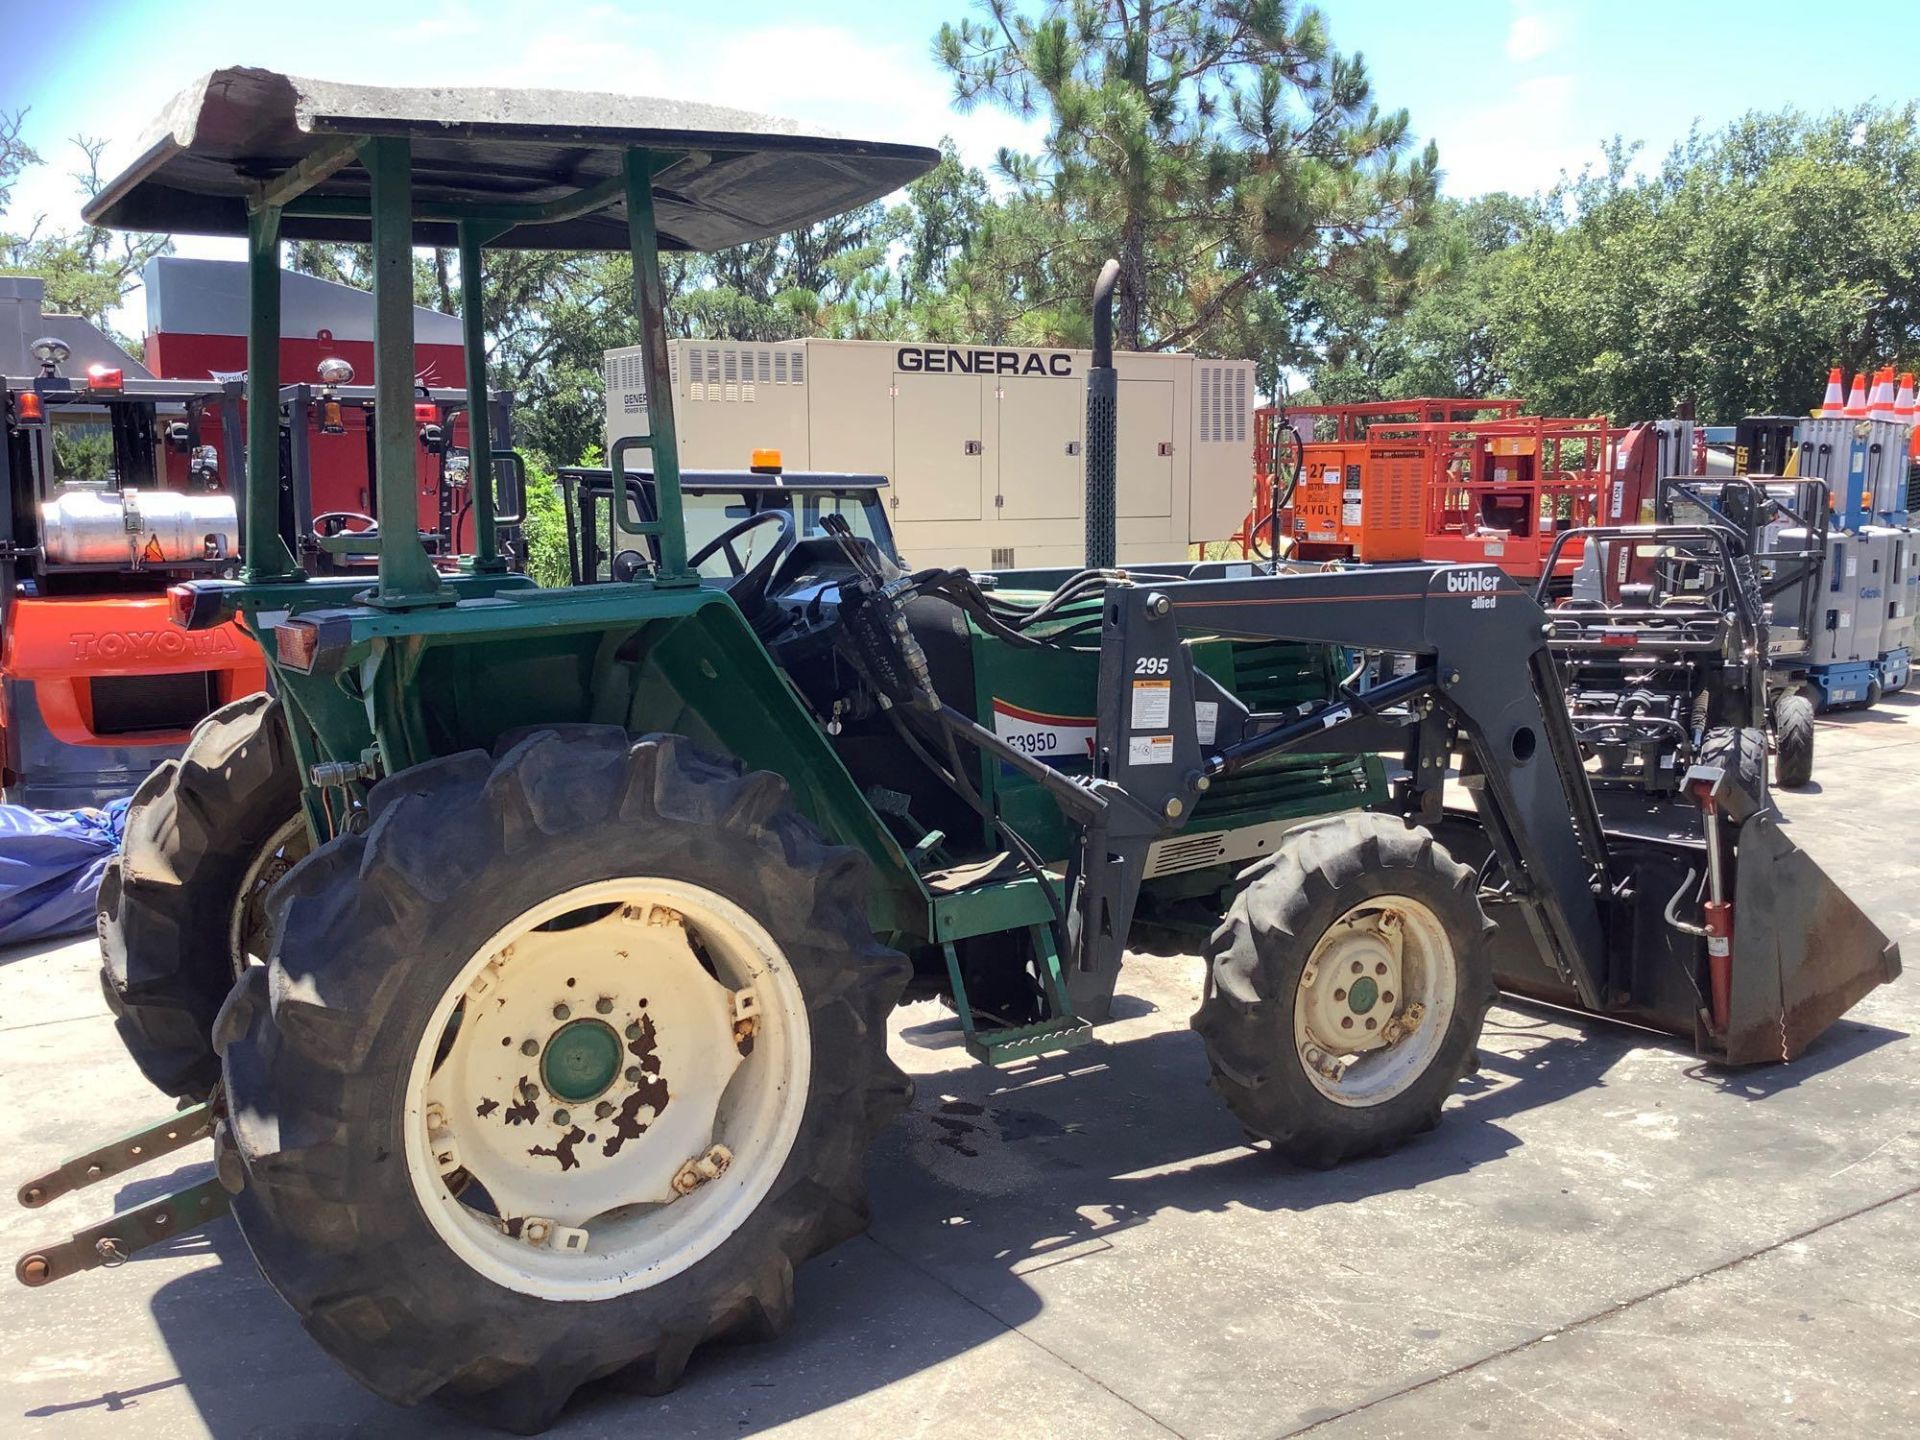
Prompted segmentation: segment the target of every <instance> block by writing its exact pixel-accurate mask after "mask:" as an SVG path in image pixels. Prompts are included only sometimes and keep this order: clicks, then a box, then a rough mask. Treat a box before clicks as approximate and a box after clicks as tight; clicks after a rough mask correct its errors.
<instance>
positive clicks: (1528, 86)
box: [1433, 74, 1601, 197]
mask: <svg viewBox="0 0 1920 1440" xmlns="http://www.w3.org/2000/svg"><path fill="white" fill-rule="evenodd" d="M1580 102H1581V85H1580V81H1579V79H1578V77H1576V76H1574V75H1571V74H1550V75H1529V76H1527V77H1526V78H1525V79H1523V80H1520V81H1517V82H1516V83H1514V84H1513V85H1512V86H1510V87H1509V88H1507V89H1505V90H1503V91H1500V92H1498V94H1497V95H1496V96H1495V97H1494V98H1491V99H1489V100H1488V101H1486V102H1485V103H1483V104H1480V105H1475V106H1470V107H1467V108H1466V109H1464V110H1463V111H1462V112H1461V113H1460V114H1459V115H1458V116H1457V117H1455V118H1454V119H1452V120H1451V121H1449V122H1448V123H1447V124H1446V125H1445V126H1443V127H1438V128H1436V129H1435V131H1434V134H1433V138H1434V139H1435V140H1436V141H1437V142H1438V143H1439V146H1440V166H1441V169H1442V171H1443V172H1444V174H1443V183H1444V186H1445V189H1446V192H1447V193H1448V194H1449V195H1454V196H1460V197H1466V196H1470V195H1483V194H1486V193H1488V192H1489V191H1494V190H1507V191H1512V192H1514V193H1516V194H1521V195H1525V194H1530V193H1532V192H1533V191H1535V190H1538V189H1543V188H1545V187H1546V186H1548V185H1551V184H1553V182H1554V181H1555V180H1557V179H1558V178H1559V176H1560V172H1561V171H1563V170H1564V171H1567V172H1568V173H1570V174H1578V173H1579V171H1580V169H1581V167H1582V166H1585V165H1588V164H1598V163H1599V162H1600V159H1601V154H1600V138H1599V136H1598V135H1596V134H1593V133H1591V131H1590V120H1589V117H1590V115H1591V111H1590V109H1588V108H1587V107H1584V106H1583V105H1582V104H1581V103H1580Z"/></svg>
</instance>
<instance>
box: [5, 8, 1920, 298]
mask: <svg viewBox="0 0 1920 1440" xmlns="http://www.w3.org/2000/svg"><path fill="white" fill-rule="evenodd" d="M1033 3H1034V4H1035V5H1036V7H1037V4H1038V0H1033ZM970 4H971V0H891V3H885V0H813V3H811V4H806V5H796V4H794V3H792V0H725V3H718V4H695V3H689V0H667V3H662V0H559V3H556V0H422V3H409V0H381V3H379V4H378V5H363V4H346V5H331V6H323V5H310V6H298V5H283V4H276V3H271V0H266V3H263V0H61V3H54V4H35V3H32V0H0V8H4V9H7V10H10V11H11V12H12V13H13V20H12V21H11V22H10V23H9V24H8V25H7V26H6V29H5V33H6V43H5V44H0V112H11V111H16V110H20V109H23V108H24V109H26V111H27V118H26V124H25V132H24V133H25V137H26V139H27V140H28V142H29V143H30V144H32V145H33V146H34V147H35V148H36V149H37V150H39V151H40V153H41V154H42V155H43V156H44V157H46V158H47V160H48V161H49V162H51V163H49V164H47V165H45V166H43V167H40V168H39V169H38V170H37V171H35V172H33V173H31V174H30V175H28V176H27V177H25V178H23V180H22V181H21V183H20V184H19V185H17V186H16V188H15V191H14V196H13V205H12V207H11V210H10V212H9V214H8V215H7V217H6V220H5V228H7V229H10V230H16V231H17V230H21V229H24V228H26V226H27V225H28V224H30V223H31V221H32V218H33V217H34V216H35V215H36V214H45V215H47V216H48V217H49V221H50V223H54V224H70V223H72V222H73V220H74V219H75V218H76V215H77V210H78V196H77V192H76V191H75V189H74V187H73V184H72V182H71V180H70V179H68V172H70V171H71V169H72V168H73V164H74V162H75V161H76V160H77V159H78V154H77V152H76V151H74V150H73V148H72V147H71V145H70V144H69V143H68V138H69V137H70V136H72V135H73V134H75V133H85V134H88V135H93V136H103V137H106V138H108V139H109V141H110V142H111V143H110V146H109V149H108V152H107V155H106V159H105V162H104V166H103V168H104V170H105V171H106V172H107V173H109V174H111V173H113V172H114V171H115V170H117V169H118V168H119V167H120V166H122V165H124V164H126V163H128V162H130V161H131V160H132V159H133V158H134V157H135V156H136V154H137V153H138V151H139V148H140V146H139V141H140V137H141V136H142V134H143V132H144V131H145V130H146V128H147V126H148V125H149V123H150V122H151V121H152V119H153V118H154V116H156V115H157V114H158V113H159V111H160V109H161V107H162V106H163V105H164V104H165V102H166V101H167V99H168V98H169V97H170V96H171V95H172V94H173V93H174V92H175V91H177V90H178V89H180V88H181V87H183V86H184V85H186V84H187V83H188V82H189V81H191V80H192V79H193V78H194V77H195V76H197V75H198V74H200V73H202V72H203V71H205V70H208V69H211V68H213V67H215V66H219V65H260V66H265V67H267V68H270V69H275V70H282V71H290V72H292V73H295V74H303V75H312V76H318V77H322V78H326V79H333V80H344V81H356V82H361V83H366V84H390V85H398V84H422V83H438V84H466V85H547V86H557V87H561V88H567V89H583V90H619V91H630V92H638V93H647V94H658V95H672V96H681V97H686V98H690V99H701V100H708V101H714V102H719V103H724V104H731V105H737V106H740V107H742V108H746V109H753V110H764V111H770V112H774V113H777V114H784V115H791V116H793V117H795V118H796V119H802V120H812V121H815V122H817V123H818V124H820V125H822V126H824V127H826V128H829V129H832V130H837V131H839V132H841V133H843V134H849V135H856V136H863V137H868V138H874V139H887V140H903V141H915V142H926V143H932V142H934V141H937V140H938V139H939V138H940V137H941V136H943V135H949V136H952V137H953V139H954V141H955V143H956V144H957V145H958V146H959V147H960V149H961V152H962V154H963V155H964V156H965V157H966V158H967V159H968V160H969V161H970V162H972V163H974V164H978V165H981V166H987V165H990V164H991V163H992V160H993V156H994V154H995V152H996V150H997V149H998V147H1000V146H1002V145H1011V146H1015V147H1022V146H1025V147H1032V146H1034V145H1035V144H1036V142H1037V141H1038V139H1039V137H1040V135H1041V133H1042V132H1041V130H1040V128H1039V126H1038V125H1037V124H1036V123H1034V122H1030V121H1023V120H1022V119H1020V118H1019V117H1017V116H1013V115H1009V114H1007V113H1005V112H1003V111H1000V110H997V109H993V108H985V107H983V108H979V109H975V110H974V111H972V112H970V113H961V112H958V111H956V110H955V109H954V108H953V107H952V106H951V104H950V98H951V88H950V86H949V84H948V83H947V81H946V80H945V78H944V77H943V75H942V74H941V71H940V69H939V67H938V65H937V64H936V63H935V61H934V59H933V57H932V52H931V41H932V37H933V35H934V32H935V31H936V30H937V29H938V28H939V25H940V23H941V21H942V20H947V19H955V18H958V17H959V16H961V15H964V14H967V13H970V12H969V8H968V7H969V5H970ZM1320 8H1321V10H1322V11H1323V12H1324V13H1325V15H1326V17H1327V20H1328V23H1329V27H1330V32H1331V35H1332V39H1333V43H1334V44H1335V46H1336V47H1337V48H1339V49H1340V50H1342V51H1345V52H1347V53H1349V54H1351V53H1353V52H1356V51H1357V52H1360V53H1361V54H1363V55H1364V56H1365V57H1366V61H1367V65H1368V69H1369V71H1370V73H1371V75H1372V78H1373V82H1374V93H1375V96H1376V98H1377V99H1378V101H1379V103H1380V104H1381V105H1382V107H1383V108H1387V109H1393V108H1398V107H1402V106H1404V107H1405V108H1406V109H1407V110H1408V111H1409V112H1410V113H1411V116H1412V128H1413V132H1414V134H1415V135H1416V136H1417V137H1418V139H1419V140H1420V141H1422V142H1424V141H1425V140H1427V139H1429V138H1431V139H1433V140H1435V141H1437V142H1438V144H1439V147H1440V163H1441V167H1442V170H1443V181H1442V184H1443V188H1444V189H1445V190H1446V191H1447V193H1449V194H1452V195H1456V196H1463V197H1464V196H1471V195H1477V194H1481V193H1484V192H1486V191H1489V190H1515V191H1522V192H1528V191H1533V190H1536V189H1541V188H1544V187H1545V186H1548V185H1550V184H1552V183H1553V181H1554V180H1555V179H1556V178H1557V177H1558V176H1559V175H1560V174H1561V173H1562V172H1563V171H1565V172H1569V173H1574V172H1578V171H1579V170H1580V169H1581V168H1582V167H1583V166H1586V165H1597V164H1598V163H1599V158H1600V145H1601V143H1602V142H1603V141H1604V140H1606V139H1607V138H1609V137H1611V136H1614V135H1622V136H1625V137H1626V138H1627V139H1629V140H1638V141H1642V142H1644V143H1645V146H1646V149H1645V151H1644V152H1643V153H1644V155H1645V157H1646V158H1647V159H1648V160H1650V161H1657V160H1658V158H1659V156H1660V155H1661V154H1663V153H1664V152H1665V150H1666V149H1667V148H1668V147H1669V146H1670V145H1672V144H1673V143H1674V142H1675V141H1677V140H1680V139H1682V138H1684V136H1685V135H1686V134H1687V132H1688V130H1689V128H1690V127H1692V126H1694V125H1696V124H1698V125H1700V126H1702V127H1703V128H1706V129H1713V128H1716V127H1718V126H1720V125H1724V124H1725V123H1727V122H1728V121H1730V120H1732V119H1734V118H1735V117H1737V116H1739V115H1740V114H1742V113H1744V112H1746V111H1747V110H1750V109H1755V108H1767V109H1771V108H1777V107H1780V106H1783V105H1788V104H1792V105H1797V106H1798V107H1800V108H1801V109H1804V110H1810V111H1820V110H1827V109H1833V108H1836V107H1840V106H1846V105H1852V104H1856V103H1859V102H1862V101H1866V100H1879V101H1882V102H1900V101H1905V100H1907V99H1909V98H1912V97H1914V96H1915V95H1916V94H1917V93H1920V4H1916V3H1914V0H1882V3H1880V4H1879V5H1877V6H1872V7H1860V8H1855V7H1853V6H1844V7H1838V6H1833V5H1831V4H1813V3H1807V0H1798V3H1789V0H1741V3H1724V0H1723V3H1702V0H1664V3H1656V0H1608V3H1605V4H1596V3H1593V0H1454V3H1451V4H1448V3H1438V0H1324V3H1323V4H1322V5H1321V7H1320ZM376 13H377V14H378V15H379V16H380V17H381V20H380V25H379V28H378V29H375V28H373V27H372V26H371V24H370V23H369V22H367V21H366V20H365V18H364V17H366V16H369V15H372V14H376ZM179 250H180V252H181V253H183V254H192V255H214V256H233V257H237V256H238V255H239V253H240V251H239V249H238V245H237V242H230V241H214V240H205V239H198V240H196V239H192V238H186V239H183V240H182V241H181V242H180V243H179ZM122 328H129V329H132V330H134V331H135V332H136V333H137V332H138V331H139V330H140V329H142V328H144V327H143V326H141V325H140V324H139V323H138V321H137V319H136V320H135V321H134V322H133V323H132V324H131V325H128V324H125V323H124V322H123V327H122Z"/></svg>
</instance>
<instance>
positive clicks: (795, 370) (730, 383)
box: [674, 345, 806, 403]
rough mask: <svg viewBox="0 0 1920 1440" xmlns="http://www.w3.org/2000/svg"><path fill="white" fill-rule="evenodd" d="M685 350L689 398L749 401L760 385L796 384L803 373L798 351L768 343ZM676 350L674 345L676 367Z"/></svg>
mask: <svg viewBox="0 0 1920 1440" xmlns="http://www.w3.org/2000/svg"><path fill="white" fill-rule="evenodd" d="M686 353H687V387H686V392H685V393H686V397H687V399H689V400H717V401H720V402H722V403H726V402H729V401H732V402H739V403H751V402H752V401H753V400H754V399H755V398H756V396H757V392H758V389H759V387H760V386H762V385H798V384H801V383H802V382H803V381H804V379H805V377H806V369H805V366H804V365H803V364H802V363H801V359H800V353H799V352H798V351H791V350H780V349H775V348H774V347H773V346H771V345H729V346H719V345H700V346H695V347H692V348H690V349H689V350H688V351H687V352H686ZM679 354H680V352H679V350H678V349H676V350H675V351H674V360H675V365H676V369H677V366H678V362H679ZM678 378H679V377H678V374H677V373H676V375H675V380H676V382H677V381H678Z"/></svg>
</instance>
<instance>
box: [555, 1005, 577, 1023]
mask: <svg viewBox="0 0 1920 1440" xmlns="http://www.w3.org/2000/svg"><path fill="white" fill-rule="evenodd" d="M572 1013H573V1012H572V1011H571V1010H569V1009H568V1008H567V1007H566V1006H564V1005H556V1006H554V1007H553V1018H554V1019H556V1020H564V1019H566V1018H567V1017H568V1016H569V1015H571V1014H572Z"/></svg>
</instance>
